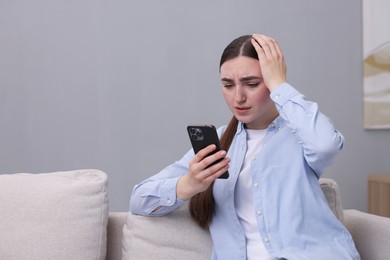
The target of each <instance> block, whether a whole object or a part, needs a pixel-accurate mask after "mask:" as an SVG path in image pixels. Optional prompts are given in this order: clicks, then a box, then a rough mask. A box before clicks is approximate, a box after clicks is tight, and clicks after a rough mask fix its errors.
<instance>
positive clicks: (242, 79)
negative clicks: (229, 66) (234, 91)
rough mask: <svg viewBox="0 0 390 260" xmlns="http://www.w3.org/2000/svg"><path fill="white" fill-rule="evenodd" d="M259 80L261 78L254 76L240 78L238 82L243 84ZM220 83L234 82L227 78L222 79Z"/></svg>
mask: <svg viewBox="0 0 390 260" xmlns="http://www.w3.org/2000/svg"><path fill="white" fill-rule="evenodd" d="M259 79H261V78H260V77H256V76H248V77H242V78H240V81H241V82H245V81H251V80H259ZM221 81H225V82H234V80H232V79H229V78H222V79H221Z"/></svg>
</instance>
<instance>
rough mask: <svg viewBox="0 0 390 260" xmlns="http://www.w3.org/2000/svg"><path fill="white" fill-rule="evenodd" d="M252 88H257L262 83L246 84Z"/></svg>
mask: <svg viewBox="0 0 390 260" xmlns="http://www.w3.org/2000/svg"><path fill="white" fill-rule="evenodd" d="M246 85H247V86H248V87H250V88H256V87H258V86H259V85H260V82H253V83H248V84H246Z"/></svg>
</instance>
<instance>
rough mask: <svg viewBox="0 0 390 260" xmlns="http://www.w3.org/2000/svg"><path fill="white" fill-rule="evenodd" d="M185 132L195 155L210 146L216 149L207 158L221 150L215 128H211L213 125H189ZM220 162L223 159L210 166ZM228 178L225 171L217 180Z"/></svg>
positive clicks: (227, 173)
mask: <svg viewBox="0 0 390 260" xmlns="http://www.w3.org/2000/svg"><path fill="white" fill-rule="evenodd" d="M187 132H188V135H189V137H190V140H191V144H192V148H193V149H194V152H195V153H198V152H199V151H200V150H202V149H203V148H205V147H207V146H209V145H210V144H215V146H216V147H217V149H215V150H214V151H213V152H211V153H210V154H208V155H207V156H209V155H211V154H214V153H216V152H218V151H220V150H221V144H220V142H219V138H218V134H217V130H216V129H215V126H213V125H189V126H187ZM221 160H223V159H220V160H217V161H215V162H214V163H213V164H211V165H214V164H216V163H218V162H220V161H221ZM211 165H210V166H211ZM210 166H209V167H210ZM228 177H229V172H228V171H226V172H225V173H223V174H222V175H221V176H219V177H218V178H219V179H227V178H228Z"/></svg>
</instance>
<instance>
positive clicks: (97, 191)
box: [0, 170, 108, 260]
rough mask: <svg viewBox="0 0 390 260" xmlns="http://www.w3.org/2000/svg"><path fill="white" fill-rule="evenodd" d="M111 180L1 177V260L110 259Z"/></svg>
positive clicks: (82, 174) (93, 174)
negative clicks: (106, 256) (109, 207)
mask: <svg viewBox="0 0 390 260" xmlns="http://www.w3.org/2000/svg"><path fill="white" fill-rule="evenodd" d="M107 218H108V198H107V176H106V174H105V173H103V172H101V171H98V170H78V171H69V172H55V173H41V174H30V173H17V174H0V230H1V231H0V232H1V235H0V256H1V259H7V260H14V259H15V260H20V259H39V260H45V259H50V260H52V259H64V260H65V259H76V260H77V259H80V260H88V259H94V260H95V259H98V260H103V259H105V254H106V242H107V241H106V239H107V238H106V232H107V231H106V226H107Z"/></svg>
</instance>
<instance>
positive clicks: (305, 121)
mask: <svg viewBox="0 0 390 260" xmlns="http://www.w3.org/2000/svg"><path fill="white" fill-rule="evenodd" d="M271 99H272V100H273V101H274V102H275V104H276V107H277V109H278V111H279V114H280V116H281V117H282V118H283V119H284V120H285V121H286V124H287V126H288V127H289V128H290V129H291V131H292V132H293V133H294V134H295V135H296V136H297V139H298V141H299V143H300V144H301V145H302V147H303V150H304V156H305V159H306V161H307V163H308V164H309V166H310V167H311V168H312V169H313V170H314V172H315V173H316V174H317V175H318V177H320V175H321V174H322V172H323V170H324V169H325V168H326V167H327V166H329V165H330V164H331V163H333V161H334V160H335V158H336V156H337V155H338V153H339V152H340V151H341V150H342V148H343V145H344V137H343V135H342V134H341V133H340V132H339V131H338V130H337V129H335V127H334V125H333V123H332V121H331V120H330V119H329V118H328V117H327V116H325V115H324V114H322V113H321V112H320V111H319V109H318V105H317V103H315V102H311V101H308V100H307V99H306V97H305V96H304V95H302V94H301V93H300V92H299V91H297V90H296V89H295V88H294V87H292V86H291V85H289V84H288V83H283V84H281V85H280V86H279V87H278V88H277V89H275V90H274V91H272V92H271Z"/></svg>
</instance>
